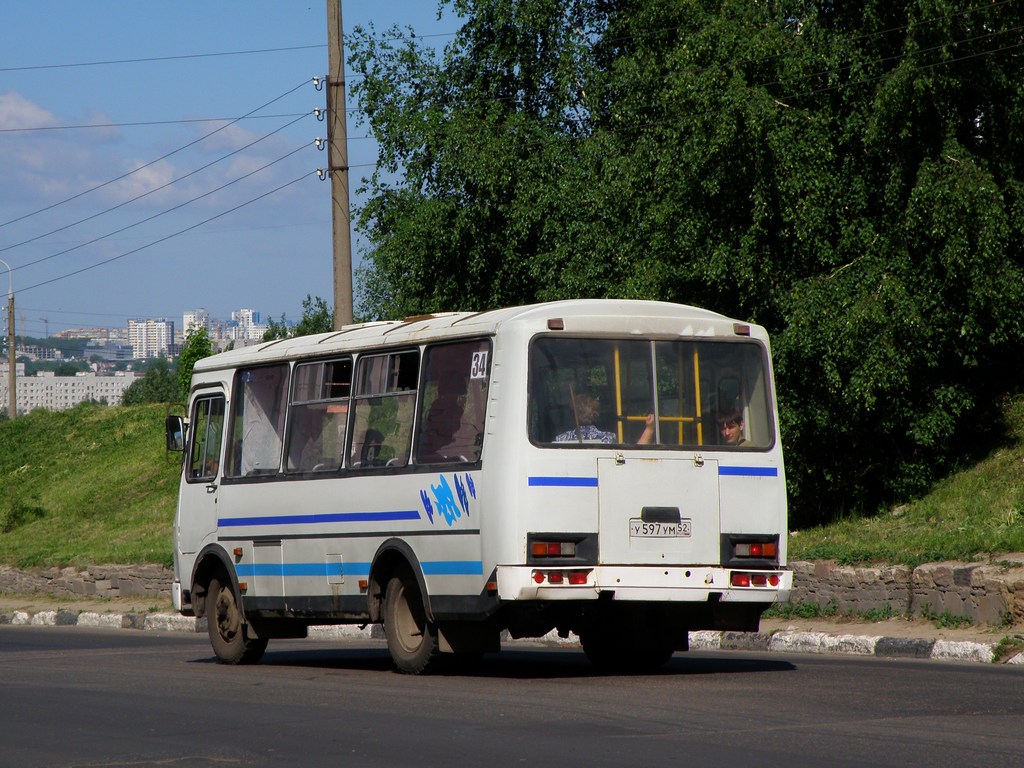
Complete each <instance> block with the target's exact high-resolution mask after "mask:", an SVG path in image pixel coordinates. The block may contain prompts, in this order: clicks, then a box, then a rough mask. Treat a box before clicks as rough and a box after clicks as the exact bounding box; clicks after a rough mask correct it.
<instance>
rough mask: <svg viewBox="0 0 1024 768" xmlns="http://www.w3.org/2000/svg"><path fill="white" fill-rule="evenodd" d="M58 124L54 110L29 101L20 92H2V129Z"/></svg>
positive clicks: (0, 100)
mask: <svg viewBox="0 0 1024 768" xmlns="http://www.w3.org/2000/svg"><path fill="white" fill-rule="evenodd" d="M56 124H57V119H56V117H55V116H54V115H53V113H52V112H50V111H48V110H45V109H43V108H42V107H40V106H39V105H38V104H36V103H34V102H31V101H29V100H28V99H26V98H25V97H24V96H22V95H21V94H20V93H17V92H15V91H8V92H7V93H4V94H0V129H5V130H12V129H17V128H46V127H49V126H52V125H56Z"/></svg>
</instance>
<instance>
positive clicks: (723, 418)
mask: <svg viewBox="0 0 1024 768" xmlns="http://www.w3.org/2000/svg"><path fill="white" fill-rule="evenodd" d="M718 432H719V434H721V436H722V443H723V444H724V445H743V444H744V443H745V442H747V439H746V438H745V437H743V414H742V413H741V412H740V411H739V410H738V409H736V408H730V409H729V410H727V411H722V413H720V414H718Z"/></svg>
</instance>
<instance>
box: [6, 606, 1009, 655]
mask: <svg viewBox="0 0 1024 768" xmlns="http://www.w3.org/2000/svg"><path fill="white" fill-rule="evenodd" d="M5 624H6V625H18V626H57V627H70V626H78V627H96V628H105V629H134V630H139V631H160V632H189V633H205V632H206V620H205V619H196V618H195V617H192V616H181V615H179V614H175V613H124V614H118V613H94V612H89V611H84V612H82V613H78V612H75V611H67V610H61V611H39V612H38V613H34V614H31V613H28V612H27V611H14V612H13V613H0V625H5ZM309 637H310V638H314V639H321V640H326V639H347V638H357V639H358V638H362V639H374V640H379V639H383V637H384V633H383V631H382V630H381V628H380V627H379V626H377V625H373V626H366V625H354V624H339V625H326V626H312V627H310V628H309ZM502 641H503V642H512V643H532V644H546V645H570V646H574V645H578V644H579V641H578V639H577V638H576V637H575V636H570V637H568V638H562V637H559V636H558V634H557V633H555V632H553V631H552V632H549V633H548V634H547V635H545V636H544V637H541V638H528V639H526V640H514V639H511V638H510V637H508V636H507V635H503V636H502ZM996 646H997V644H996V643H977V642H973V641H955V640H928V639H912V638H898V637H883V636H870V635H831V634H828V633H826V632H789V631H782V632H775V633H773V634H767V633H763V632H715V631H708V630H704V631H697V632H691V633H690V650H694V651H765V652H776V653H815V654H838V655H848V656H878V657H881V658H889V659H899V658H903V659H932V660H936V661H964V662H974V663H980V664H995V663H1002V664H1014V665H1022V666H1024V652H1020V653H1017V654H1016V655H1015V656H1012V657H1010V658H1009V659H1006V660H1004V661H1002V662H997V660H996V655H995V650H996Z"/></svg>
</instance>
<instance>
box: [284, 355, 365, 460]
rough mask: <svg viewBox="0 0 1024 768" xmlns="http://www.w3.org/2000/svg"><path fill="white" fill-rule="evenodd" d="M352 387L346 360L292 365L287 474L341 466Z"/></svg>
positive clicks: (350, 361)
mask: <svg viewBox="0 0 1024 768" xmlns="http://www.w3.org/2000/svg"><path fill="white" fill-rule="evenodd" d="M351 385H352V360H351V359H349V358H345V359H342V360H328V361H325V362H319V361H318V362H315V363H303V364H300V365H296V366H295V373H294V383H293V385H292V397H291V402H292V405H291V415H290V416H289V419H288V448H287V453H286V455H287V457H288V458H287V462H286V468H287V470H288V471H289V472H321V471H330V470H335V469H337V468H338V467H340V466H341V457H342V455H343V453H344V445H345V429H346V424H347V421H348V406H349V401H348V395H349V391H350V389H351Z"/></svg>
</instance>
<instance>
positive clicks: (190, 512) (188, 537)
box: [177, 390, 225, 554]
mask: <svg viewBox="0 0 1024 768" xmlns="http://www.w3.org/2000/svg"><path fill="white" fill-rule="evenodd" d="M224 400H225V399H224V393H223V392H222V391H220V390H211V391H210V392H209V393H204V394H202V395H200V396H198V397H196V399H195V401H194V402H193V403H192V414H191V421H190V422H189V424H190V427H191V428H190V429H189V445H188V455H187V458H186V460H185V469H184V473H185V482H184V483H182V488H181V499H180V500H179V502H178V509H179V514H178V529H177V542H178V550H179V551H180V552H182V553H183V554H190V553H193V552H195V551H196V550H197V549H199V548H200V547H201V546H202V543H203V540H204V539H206V538H207V537H209V536H210V535H212V534H213V533H214V532H216V530H217V497H218V490H219V487H220V469H221V452H222V451H223V442H224V441H223V437H224Z"/></svg>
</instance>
